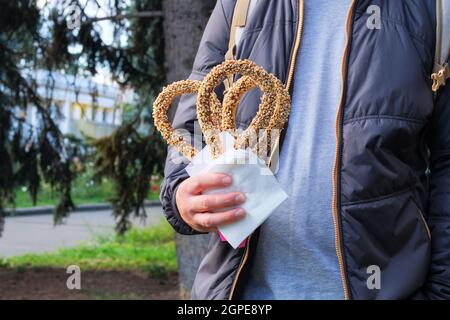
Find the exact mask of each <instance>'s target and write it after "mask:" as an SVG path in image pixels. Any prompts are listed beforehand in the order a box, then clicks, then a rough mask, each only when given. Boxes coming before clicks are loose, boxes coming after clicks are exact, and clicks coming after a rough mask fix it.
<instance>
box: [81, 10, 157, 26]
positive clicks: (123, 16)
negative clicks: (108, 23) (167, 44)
mask: <svg viewBox="0 0 450 320" xmlns="http://www.w3.org/2000/svg"><path fill="white" fill-rule="evenodd" d="M163 16H164V14H163V12H162V11H141V12H136V13H130V14H118V15H115V16H107V17H100V18H89V19H88V20H86V22H84V23H83V24H88V23H94V22H99V21H105V20H113V21H116V20H123V19H139V18H162V17H163Z"/></svg>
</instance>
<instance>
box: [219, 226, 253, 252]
mask: <svg viewBox="0 0 450 320" xmlns="http://www.w3.org/2000/svg"><path fill="white" fill-rule="evenodd" d="M217 233H218V234H219V237H220V241H222V242H228V241H227V239H225V237H224V236H223V234H222V232H220V231H219V230H217ZM246 242H247V239H245V240H244V241H242V242H241V244H240V245H239V248H245V244H246Z"/></svg>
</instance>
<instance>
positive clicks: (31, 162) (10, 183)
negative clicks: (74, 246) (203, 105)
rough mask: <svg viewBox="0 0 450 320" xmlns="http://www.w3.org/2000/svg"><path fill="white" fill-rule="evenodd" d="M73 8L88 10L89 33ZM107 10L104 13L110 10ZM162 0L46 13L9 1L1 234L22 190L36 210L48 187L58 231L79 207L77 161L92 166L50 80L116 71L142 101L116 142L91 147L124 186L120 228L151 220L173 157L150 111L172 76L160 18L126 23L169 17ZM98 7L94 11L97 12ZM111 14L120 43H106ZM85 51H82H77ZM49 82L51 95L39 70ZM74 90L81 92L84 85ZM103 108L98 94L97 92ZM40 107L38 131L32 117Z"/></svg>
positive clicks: (80, 1)
mask: <svg viewBox="0 0 450 320" xmlns="http://www.w3.org/2000/svg"><path fill="white" fill-rule="evenodd" d="M68 4H70V5H71V6H73V7H77V8H78V9H79V13H80V15H79V19H80V23H81V24H80V26H79V28H76V29H70V28H69V27H68V25H67V22H66V20H67V18H68V17H70V15H71V14H73V10H68V8H67V6H68ZM101 6H102V7H101ZM161 6H162V0H135V1H127V0H111V1H108V2H104V3H103V2H102V4H100V3H99V2H98V1H96V0H88V1H84V0H73V1H66V0H56V1H48V2H45V5H44V7H42V8H38V6H37V3H36V1H30V0H18V1H3V2H2V10H0V166H1V168H0V172H1V174H0V235H1V231H2V226H3V220H2V216H3V211H4V208H5V207H6V206H8V207H9V206H14V205H15V202H16V198H15V196H16V190H17V189H18V188H21V187H22V186H26V188H27V190H28V192H29V194H30V196H31V198H32V199H33V202H36V200H37V196H38V195H39V194H40V189H41V187H42V186H43V185H46V186H50V188H51V189H52V190H53V192H54V193H55V194H57V196H58V203H57V205H56V206H55V223H59V222H60V221H61V220H62V218H64V217H66V216H67V214H68V212H69V211H70V210H72V209H73V208H74V201H73V199H72V189H73V184H74V181H76V176H77V175H78V174H79V170H78V169H77V163H79V162H84V161H86V159H87V158H89V155H88V154H87V153H86V152H87V151H90V150H92V148H87V149H85V146H84V145H83V143H82V142H81V141H79V140H77V139H75V138H73V137H64V136H63V135H62V133H61V132H60V130H59V129H58V126H57V124H56V123H55V120H54V114H55V112H57V110H55V107H54V106H53V105H52V103H51V101H52V95H53V89H54V86H55V81H54V79H53V78H52V76H51V72H60V73H65V74H71V75H80V74H81V75H91V76H93V75H95V74H96V73H97V72H98V71H99V70H100V69H102V70H106V71H108V72H109V73H110V74H111V76H112V78H113V79H114V80H115V81H117V82H118V83H119V84H120V85H122V86H129V87H132V88H133V89H134V90H135V92H136V93H137V101H136V104H135V105H134V107H135V110H134V111H133V116H132V117H130V121H126V122H125V124H124V125H123V126H122V127H121V128H119V129H118V130H117V132H116V133H115V134H114V135H113V136H111V137H108V138H104V139H102V140H100V141H96V142H92V144H93V145H94V146H95V148H96V149H95V152H98V157H97V160H96V163H97V164H99V166H100V167H99V170H98V177H99V178H100V177H110V178H111V179H112V181H113V183H114V184H115V187H114V195H113V205H114V208H115V210H114V213H115V215H116V216H117V217H118V218H119V225H118V227H117V229H118V230H119V231H120V232H123V231H124V230H126V229H127V228H128V227H129V226H130V225H129V223H128V217H129V215H130V214H131V213H132V212H134V213H135V214H142V213H143V210H142V208H143V200H144V199H145V198H146V197H147V195H148V186H149V181H150V175H151V174H152V173H154V172H156V171H158V172H160V171H161V168H162V161H163V158H164V152H162V151H161V148H162V144H161V141H160V138H159V137H158V136H156V135H155V134H153V130H152V119H151V117H150V116H149V110H148V109H149V106H150V105H151V102H152V100H153V98H154V97H155V95H156V93H157V92H158V91H159V90H160V88H161V87H162V83H163V81H164V78H165V70H164V52H163V50H164V45H163V42H164V38H163V36H162V35H163V32H162V31H163V29H162V19H161V17H150V18H136V19H134V18H133V19H119V18H118V17H121V16H123V15H127V14H133V13H136V12H142V11H159V10H161ZM92 8H94V9H92ZM100 11H102V13H103V14H104V13H105V12H106V14H107V15H108V16H111V20H110V21H111V22H113V23H112V24H113V40H112V42H111V43H107V42H105V40H104V39H103V37H102V32H101V26H100V24H99V23H97V22H96V21H95V17H96V14H97V13H99V12H100ZM74 48H79V50H74ZM40 69H43V70H47V71H49V72H50V76H49V77H48V79H47V83H46V93H45V95H44V96H42V94H38V92H37V85H36V79H35V78H34V76H33V74H34V73H33V72H34V71H36V70H40ZM76 85H77V84H76V83H74V87H76ZM92 99H93V104H94V105H95V94H94V93H93V94H92ZM31 107H33V108H34V109H35V111H36V118H37V119H38V125H37V126H32V125H31V124H30V123H29V121H28V119H27V117H26V114H27V112H28V111H29V110H30V108H31Z"/></svg>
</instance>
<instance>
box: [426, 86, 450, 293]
mask: <svg viewBox="0 0 450 320" xmlns="http://www.w3.org/2000/svg"><path fill="white" fill-rule="evenodd" d="M430 138H431V140H430V153H431V157H430V170H431V174H430V195H429V212H428V217H427V220H428V224H429V227H430V231H431V241H432V243H431V246H432V251H431V268H430V272H429V276H428V279H427V283H426V284H425V293H426V295H427V296H428V298H430V299H450V83H449V81H447V85H446V86H444V87H441V89H440V90H439V92H438V96H437V100H436V104H435V109H434V112H433V117H432V123H431V137H430Z"/></svg>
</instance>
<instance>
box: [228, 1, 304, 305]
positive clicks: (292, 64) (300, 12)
mask: <svg viewBox="0 0 450 320" xmlns="http://www.w3.org/2000/svg"><path fill="white" fill-rule="evenodd" d="M304 1H305V0H298V23H297V31H296V36H295V42H294V48H293V51H292V56H291V61H290V63H289V73H288V78H287V81H286V87H287V88H288V89H290V88H291V86H292V80H293V77H294V70H295V62H296V60H297V53H298V50H299V48H300V42H301V40H302V31H303V21H304ZM251 237H252V236H251V235H250V236H249V237H248V238H247V243H246V246H245V253H244V257H243V259H242V260H241V263H240V264H239V267H238V270H237V272H236V276H235V277H234V280H233V284H232V286H231V291H230V295H229V297H228V298H229V300H232V299H233V295H234V291H235V289H236V285H237V282H238V280H239V276H240V274H241V272H242V269H243V267H244V265H245V263H246V262H247V259H248V255H249V249H250V241H251Z"/></svg>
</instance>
